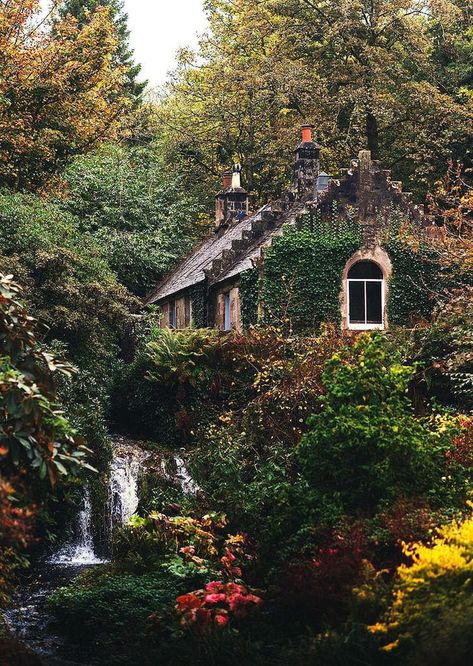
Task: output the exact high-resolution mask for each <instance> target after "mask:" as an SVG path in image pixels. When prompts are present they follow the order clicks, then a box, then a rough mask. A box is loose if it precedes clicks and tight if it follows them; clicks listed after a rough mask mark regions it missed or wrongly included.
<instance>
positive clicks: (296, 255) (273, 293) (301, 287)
mask: <svg viewBox="0 0 473 666" xmlns="http://www.w3.org/2000/svg"><path fill="white" fill-rule="evenodd" d="M362 246H363V234H362V228H361V226H360V224H359V223H358V222H356V221H355V220H345V221H339V220H334V219H332V220H330V221H320V220H318V219H315V220H312V221H310V220H309V217H308V216H306V217H305V218H304V220H303V222H302V224H301V226H300V227H299V228H295V227H287V228H286V229H285V230H284V233H283V234H282V235H281V236H279V237H277V238H275V239H274V240H273V244H272V245H271V247H270V248H268V250H267V251H266V254H265V259H264V265H263V267H262V269H261V270H260V271H258V270H256V269H252V270H250V271H247V272H246V273H244V274H243V275H242V276H241V283H240V295H241V301H242V320H243V327H244V328H247V327H248V326H249V325H251V324H255V323H258V322H257V319H258V302H259V301H260V300H261V301H262V302H263V303H264V318H263V320H262V321H260V322H259V323H262V324H265V323H271V324H275V325H277V326H281V327H283V328H285V329H287V330H290V331H294V332H297V333H304V332H306V331H311V330H313V329H315V328H317V327H318V326H319V325H320V324H321V323H323V322H333V323H335V324H337V325H340V320H341V310H340V292H341V288H342V275H343V270H344V267H345V265H346V263H347V261H348V260H349V259H350V258H351V257H352V256H353V254H354V253H355V252H357V251H358V250H359V249H361V247H362ZM382 247H383V249H384V250H385V251H386V252H387V253H388V255H389V257H390V259H391V262H392V267H393V271H392V276H391V279H390V282H389V299H388V304H387V306H388V317H389V322H390V324H393V325H402V326H409V325H412V324H413V323H414V322H415V321H418V320H419V319H420V318H429V317H430V315H431V313H432V309H433V307H434V304H435V296H436V295H438V293H439V292H440V291H441V290H442V289H443V288H444V287H445V286H446V285H447V276H446V275H444V274H443V272H442V269H441V267H440V264H439V256H438V252H436V251H435V249H434V248H432V247H431V246H430V245H428V244H426V243H422V242H416V243H412V242H408V241H407V236H406V237H403V232H402V230H401V228H400V225H399V223H398V221H397V220H396V219H395V217H394V219H393V220H392V224H391V225H390V227H389V228H387V229H385V231H384V232H383V240H382ZM449 281H450V283H451V278H450V279H449Z"/></svg>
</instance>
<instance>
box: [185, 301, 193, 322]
mask: <svg viewBox="0 0 473 666" xmlns="http://www.w3.org/2000/svg"><path fill="white" fill-rule="evenodd" d="M184 323H185V325H186V327H188V326H190V325H191V324H192V299H191V297H190V296H186V297H185V300H184Z"/></svg>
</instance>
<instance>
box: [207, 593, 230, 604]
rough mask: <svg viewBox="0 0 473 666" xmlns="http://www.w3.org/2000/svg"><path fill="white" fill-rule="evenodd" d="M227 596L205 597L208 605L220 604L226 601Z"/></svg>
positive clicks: (209, 595)
mask: <svg viewBox="0 0 473 666" xmlns="http://www.w3.org/2000/svg"><path fill="white" fill-rule="evenodd" d="M226 598H227V597H226V596H225V594H207V596H206V597H205V603H206V604H219V603H220V602H221V601H225V600H226Z"/></svg>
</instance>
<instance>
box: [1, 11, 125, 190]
mask: <svg viewBox="0 0 473 666" xmlns="http://www.w3.org/2000/svg"><path fill="white" fill-rule="evenodd" d="M40 9H41V8H40V2H39V0H29V1H28V2H26V3H25V2H23V1H22V0H14V1H12V2H6V1H3V2H2V3H1V4H0V12H1V19H2V20H1V24H0V51H1V52H2V60H1V64H0V133H1V136H2V143H1V146H0V165H1V167H0V183H1V185H8V186H9V187H11V188H13V189H16V190H18V189H20V190H21V189H24V188H38V187H42V186H45V185H50V181H51V177H52V176H54V175H55V174H57V173H58V171H59V170H60V169H61V168H62V167H63V166H64V164H65V163H66V162H67V160H68V159H70V157H71V156H73V155H77V154H78V153H81V152H83V151H86V150H90V149H91V148H94V147H96V146H97V145H100V143H101V142H102V141H103V140H104V139H107V138H114V137H115V136H117V131H118V128H119V126H120V116H121V114H122V113H123V112H124V110H125V109H126V104H127V102H126V97H125V96H124V95H123V94H122V87H123V77H124V69H123V68H122V67H120V66H116V65H115V64H114V63H113V59H112V56H113V53H114V52H115V50H116V47H117V41H116V36H115V32H114V29H113V26H112V24H111V22H110V18H109V15H108V11H107V10H106V9H104V8H99V9H98V10H97V11H96V12H95V13H94V15H93V17H92V18H91V20H90V21H89V22H88V23H87V24H85V25H84V26H82V27H81V26H79V25H78V24H77V22H76V21H75V20H73V19H72V18H70V17H66V18H65V19H63V20H61V21H57V22H56V23H55V24H54V29H50V30H44V29H43V23H44V21H43V20H42V19H41V16H40Z"/></svg>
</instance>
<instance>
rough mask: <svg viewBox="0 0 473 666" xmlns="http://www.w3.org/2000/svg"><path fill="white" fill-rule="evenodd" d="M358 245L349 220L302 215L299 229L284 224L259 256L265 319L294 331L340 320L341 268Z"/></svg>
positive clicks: (354, 227) (357, 231)
mask: <svg viewBox="0 0 473 666" xmlns="http://www.w3.org/2000/svg"><path fill="white" fill-rule="evenodd" d="M361 244H362V236H361V230H360V227H359V226H358V225H356V224H355V223H354V222H353V221H351V220H342V221H336V220H330V221H322V220H320V219H318V218H315V219H311V218H310V216H308V215H306V216H305V217H304V219H303V221H302V224H301V227H300V228H299V229H295V228H291V227H289V228H287V229H286V230H285V231H284V233H283V235H282V236H280V237H278V238H276V239H275V240H274V241H273V244H272V246H271V247H270V248H269V250H268V252H267V254H266V258H265V263H264V279H263V281H262V282H263V283H262V285H260V290H261V295H262V298H263V302H264V306H265V321H266V322H268V323H273V324H276V325H279V326H283V327H284V328H285V329H289V330H291V331H292V330H294V331H297V332H304V331H310V330H313V329H314V328H316V327H317V326H319V325H320V324H321V323H322V322H335V323H340V299H339V296H340V289H341V281H342V271H343V268H344V266H345V264H346V262H347V261H348V260H349V259H350V257H351V256H352V255H353V254H354V252H356V251H357V250H358V249H359V248H360V246H361Z"/></svg>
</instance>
